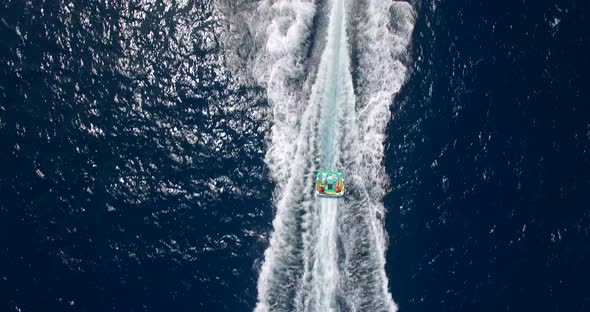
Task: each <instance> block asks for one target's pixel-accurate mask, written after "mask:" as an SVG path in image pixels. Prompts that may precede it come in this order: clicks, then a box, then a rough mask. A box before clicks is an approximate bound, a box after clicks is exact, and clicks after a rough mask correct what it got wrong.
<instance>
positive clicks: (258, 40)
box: [226, 0, 414, 312]
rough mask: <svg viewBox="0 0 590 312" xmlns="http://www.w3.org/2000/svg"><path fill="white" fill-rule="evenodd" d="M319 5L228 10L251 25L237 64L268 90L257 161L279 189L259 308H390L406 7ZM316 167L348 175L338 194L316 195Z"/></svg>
mask: <svg viewBox="0 0 590 312" xmlns="http://www.w3.org/2000/svg"><path fill="white" fill-rule="evenodd" d="M323 5H324V3H323V2H322V5H321V6H316V4H315V3H313V2H310V1H302V0H300V1H295V0H294V1H288V0H279V1H262V2H260V3H259V4H258V6H257V7H256V8H255V9H254V10H252V11H240V12H238V13H235V12H234V18H236V19H238V18H239V20H240V21H243V20H244V19H246V20H247V22H242V23H243V24H242V25H240V27H248V32H246V33H247V35H243V37H242V40H243V44H245V43H247V44H248V47H249V48H250V50H249V53H247V57H246V59H245V60H244V59H242V60H241V66H242V69H241V70H240V72H241V73H242V75H243V76H247V75H251V76H252V77H253V78H254V80H255V81H257V83H259V84H261V85H263V86H265V87H266V90H267V95H268V99H269V102H270V104H271V106H272V112H273V115H272V118H273V127H272V129H271V133H270V137H269V146H268V152H267V156H266V161H267V164H268V166H269V168H270V171H271V174H272V177H273V179H274V180H275V182H276V183H277V190H276V194H278V195H276V197H275V203H276V216H275V219H274V221H273V232H272V234H271V237H270V244H269V247H268V248H267V250H266V252H265V254H264V262H263V265H262V267H261V270H260V276H259V280H258V303H257V305H256V311H258V312H262V311H396V310H397V306H396V305H395V303H394V301H393V298H392V296H391V294H390V293H389V291H388V279H387V276H386V273H385V269H384V266H385V257H384V255H385V249H386V241H387V240H386V234H385V231H384V228H383V216H384V214H385V209H384V206H383V203H382V199H383V196H384V195H385V193H386V192H387V190H388V178H387V176H386V174H385V170H384V168H383V151H384V147H383V142H384V139H385V137H384V132H385V128H386V126H387V123H388V121H389V120H390V118H391V114H390V110H389V109H390V105H392V103H393V98H394V96H395V94H396V93H397V92H398V91H399V89H400V88H401V86H402V85H403V82H404V81H405V80H406V78H407V77H406V75H407V68H406V66H405V65H404V64H405V61H406V57H407V56H406V51H407V47H408V45H409V42H410V38H411V33H412V31H413V25H414V11H413V9H412V7H411V6H410V5H409V4H408V3H404V2H393V1H383V0H373V1H355V0H350V1H344V0H331V1H328V2H327V3H326V4H325V5H327V7H324V6H323ZM351 8H354V10H352V9H351ZM314 18H316V19H315V20H314ZM353 20H354V22H352V21H353ZM234 21H235V22H236V23H239V22H238V21H237V20H235V19H234ZM322 27H325V28H322ZM312 33H313V34H315V37H311V36H310V35H311V34H312ZM319 34H321V35H322V36H319ZM312 38H313V40H315V42H310V40H311V39H312ZM230 39H232V40H226V41H227V42H229V43H230V44H231V43H232V42H233V44H235V42H236V41H235V40H233V39H235V38H230ZM349 40H354V41H352V42H350V41H349ZM312 43H315V44H314V45H312ZM314 49H322V50H321V51H316V50H314ZM351 52H354V53H355V55H356V57H357V59H358V65H357V67H356V68H351V62H350V55H351ZM244 54H245V53H244ZM316 58H317V59H316ZM229 59H230V61H231V57H230V58H229ZM233 63H234V64H238V63H240V62H238V61H234V62H233ZM244 66H245V67H246V68H247V69H248V70H246V72H247V74H244ZM353 71H354V72H355V78H356V79H358V81H357V84H356V85H357V86H358V87H357V89H356V90H355V89H354V88H353V78H352V72H353ZM319 170H340V171H342V172H344V173H345V175H346V183H347V194H346V196H345V198H344V199H320V200H316V198H315V196H314V194H313V192H314V189H313V185H314V178H315V173H316V172H317V171H319ZM367 186H369V187H367Z"/></svg>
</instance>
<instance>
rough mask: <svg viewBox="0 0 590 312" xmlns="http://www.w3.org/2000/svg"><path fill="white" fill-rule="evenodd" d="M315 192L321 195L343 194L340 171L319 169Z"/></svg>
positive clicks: (338, 195) (334, 195)
mask: <svg viewBox="0 0 590 312" xmlns="http://www.w3.org/2000/svg"><path fill="white" fill-rule="evenodd" d="M315 193H316V195H318V196H322V197H342V196H344V177H343V175H342V173H341V172H337V171H321V172H318V174H317V175H316V181H315Z"/></svg>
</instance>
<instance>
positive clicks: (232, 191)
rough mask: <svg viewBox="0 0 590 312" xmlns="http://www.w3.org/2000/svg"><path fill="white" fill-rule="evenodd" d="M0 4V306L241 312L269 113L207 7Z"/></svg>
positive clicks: (260, 207) (247, 290) (252, 277)
mask: <svg viewBox="0 0 590 312" xmlns="http://www.w3.org/2000/svg"><path fill="white" fill-rule="evenodd" d="M1 8H2V9H1V13H0V38H1V39H0V44H1V47H2V48H1V49H0V63H1V65H0V142H1V143H0V144H1V146H0V163H1V165H0V237H2V238H1V240H2V244H1V248H0V310H2V311H67V310H71V311H109V310H110V311H112V310H116V311H144V310H149V311H171V310H176V311H218V310H223V311H245V310H248V309H251V308H252V306H253V305H254V303H255V302H254V300H255V296H256V292H255V289H256V278H257V272H256V267H255V265H254V261H255V260H256V259H257V258H258V257H260V254H261V253H262V252H263V250H264V247H265V242H264V237H263V234H264V233H266V232H267V231H268V228H269V226H270V224H269V222H270V221H269V220H270V218H271V215H272V211H271V205H270V203H269V201H270V198H271V196H272V194H271V192H270V190H271V186H270V184H269V182H268V179H266V178H265V175H266V173H265V167H264V163H263V160H262V158H263V155H264V133H265V131H266V130H265V129H266V128H267V123H266V121H265V120H264V119H263V117H264V116H265V110H266V106H267V105H266V101H265V99H264V97H262V96H261V93H260V91H259V90H256V89H253V88H245V87H241V86H239V85H237V84H235V83H233V82H232V81H231V78H230V77H229V76H228V75H227V73H226V70H225V69H224V67H223V66H222V64H223V60H222V54H221V51H220V48H219V46H218V43H217V39H216V35H215V33H216V30H215V29H216V28H218V27H220V26H219V22H218V21H219V20H218V19H216V18H215V15H214V6H213V3H211V2H209V1H129V2H127V1H73V2H69V1H8V2H6V1H3V2H2V4H1Z"/></svg>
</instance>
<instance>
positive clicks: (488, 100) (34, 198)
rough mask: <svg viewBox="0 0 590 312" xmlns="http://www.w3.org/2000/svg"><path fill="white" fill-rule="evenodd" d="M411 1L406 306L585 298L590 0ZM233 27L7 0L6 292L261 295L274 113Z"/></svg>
mask: <svg viewBox="0 0 590 312" xmlns="http://www.w3.org/2000/svg"><path fill="white" fill-rule="evenodd" d="M224 2H226V5H227V1H224ZM480 2H481V3H480ZM245 3H246V4H242V1H238V2H236V4H235V5H236V6H238V5H254V4H252V2H251V1H246V2H245ZM232 5H233V4H229V6H232ZM412 5H413V7H414V8H415V10H416V25H415V28H414V34H413V37H412V43H411V48H410V55H409V58H410V59H411V64H409V66H410V68H411V74H410V76H409V77H410V78H409V80H408V81H407V82H406V84H405V85H404V87H403V88H402V89H401V92H400V94H399V95H398V96H397V97H396V99H395V103H394V105H393V106H392V107H393V109H392V113H393V116H392V119H391V121H390V124H389V128H388V131H387V135H388V137H387V139H386V147H387V148H386V155H385V166H386V168H387V172H388V174H389V178H390V180H391V192H389V194H388V196H387V197H386V199H385V207H386V209H387V210H388V213H387V217H386V219H385V220H386V228H385V229H386V231H387V232H388V235H389V245H388V250H387V258H386V260H387V264H386V268H387V276H388V278H389V288H390V292H391V294H392V296H393V298H394V300H395V302H396V303H397V304H398V305H399V308H400V311H500V310H501V311H588V310H590V295H588V294H590V286H588V283H587V277H588V276H590V269H588V268H589V267H590V244H589V242H590V210H589V209H588V207H590V204H589V203H590V199H589V195H588V194H590V107H589V103H590V94H589V89H588V85H589V82H590V77H589V73H590V63H589V62H590V58H589V57H588V56H589V55H590V45H589V40H590V38H589V34H588V32H587V30H588V29H590V25H589V20H588V12H590V7H589V4H588V3H586V2H584V1H562V2H559V1H553V2H552V1H534V2H533V1H529V0H526V1H499V2H498V1H487V2H486V1H479V2H478V1H468V0H458V1H423V2H415V3H414V2H413V3H412ZM227 29H228V25H226V24H224V22H223V18H222V16H221V14H220V13H219V12H218V10H217V8H216V3H215V2H213V1H210V0H199V1H190V0H180V1H155V0H142V1H138V0H132V1H106V0H100V1H61V0H55V1H42V0H30V1H25V0H3V1H0V310H1V311H27V312H28V311H250V310H252V309H253V308H254V306H255V304H256V296H257V294H256V286H257V278H258V273H259V272H258V271H259V268H260V265H261V264H260V262H261V261H262V258H263V253H264V250H265V249H266V247H267V246H268V235H269V233H270V231H271V228H272V225H271V222H272V219H273V214H274V211H273V205H272V198H273V194H272V193H273V190H275V187H274V186H273V185H272V183H271V182H270V179H269V174H268V168H267V166H266V165H265V162H264V157H265V153H266V148H267V140H266V138H267V134H268V132H269V129H270V126H271V124H270V120H272V119H271V118H270V115H271V112H270V109H269V105H268V102H267V100H266V97H265V91H264V89H262V88H258V87H253V86H245V85H243V84H241V83H238V82H236V81H234V78H235V77H233V75H232V74H231V73H230V71H229V70H228V69H227V68H226V65H225V59H224V51H223V49H222V48H221V46H220V39H219V38H220V34H221V32H223V31H226V30H227ZM235 48H236V49H239V47H235ZM238 52H240V51H238ZM353 74H354V73H353Z"/></svg>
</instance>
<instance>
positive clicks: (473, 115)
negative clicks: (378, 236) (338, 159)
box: [385, 0, 590, 311]
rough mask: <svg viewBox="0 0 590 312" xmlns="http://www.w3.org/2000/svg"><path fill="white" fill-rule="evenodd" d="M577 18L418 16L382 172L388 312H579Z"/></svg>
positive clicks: (549, 7) (588, 228)
mask: <svg viewBox="0 0 590 312" xmlns="http://www.w3.org/2000/svg"><path fill="white" fill-rule="evenodd" d="M589 9H590V7H589V4H588V3H587V2H583V1H528V0H527V1H499V2H498V1H432V2H424V3H422V4H421V6H420V9H419V14H418V20H417V23H416V28H415V33H414V47H413V57H414V72H413V74H412V77H411V78H410V80H409V81H408V82H407V83H406V85H405V88H404V89H403V90H402V94H400V95H399V96H398V98H397V101H398V102H397V103H396V105H395V106H394V107H395V108H394V112H393V115H394V116H393V118H392V120H391V122H390V128H389V132H388V134H389V142H388V143H389V147H388V149H387V159H386V162H387V164H386V166H387V168H388V172H389V173H390V177H391V179H392V184H393V190H392V192H391V193H390V195H389V197H388V199H386V203H385V204H386V207H388V208H389V214H388V217H387V229H388V231H389V234H390V245H389V249H388V255H387V256H388V257H387V260H388V273H389V277H390V284H391V288H392V293H393V295H394V298H395V299H396V301H397V302H398V304H399V306H400V311H588V310H590V295H589V294H590V286H589V285H588V283H587V277H588V276H589V274H590V269H589V267H590V244H588V242H589V241H590V210H589V207H590V205H589V203H590V199H589V196H588V194H590V106H589V105H588V103H590V93H589V89H588V87H587V86H588V83H589V82H590V76H589V73H590V62H589V60H590V59H589V58H588V55H590V37H589V35H588V32H587V31H586V29H589V28H590V24H589V22H590V21H589V20H588V12H590V10H589Z"/></svg>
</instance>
